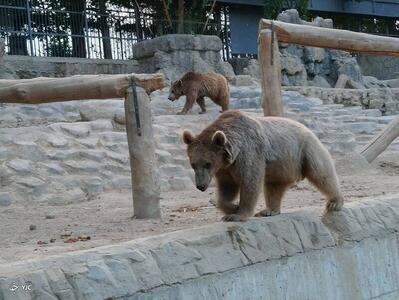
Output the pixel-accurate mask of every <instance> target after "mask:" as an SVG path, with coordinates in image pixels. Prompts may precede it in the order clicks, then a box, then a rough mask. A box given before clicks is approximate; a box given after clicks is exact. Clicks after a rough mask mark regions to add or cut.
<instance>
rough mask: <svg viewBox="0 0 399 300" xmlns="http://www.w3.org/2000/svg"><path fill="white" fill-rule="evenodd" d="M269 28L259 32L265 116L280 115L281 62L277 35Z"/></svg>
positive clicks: (281, 105)
mask: <svg viewBox="0 0 399 300" xmlns="http://www.w3.org/2000/svg"><path fill="white" fill-rule="evenodd" d="M273 35H274V37H273V41H272V31H271V30H269V29H263V30H261V31H260V32H259V38H258V60H259V63H260V67H261V74H262V105H263V112H264V115H265V116H282V115H283V113H284V110H283V103H282V101H281V63H280V52H279V49H278V41H277V36H276V34H275V33H273Z"/></svg>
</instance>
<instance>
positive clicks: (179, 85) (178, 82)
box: [176, 79, 183, 87]
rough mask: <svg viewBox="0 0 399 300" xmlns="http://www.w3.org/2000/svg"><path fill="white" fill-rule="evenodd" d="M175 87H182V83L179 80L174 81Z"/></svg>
mask: <svg viewBox="0 0 399 300" xmlns="http://www.w3.org/2000/svg"><path fill="white" fill-rule="evenodd" d="M176 85H177V86H178V87H181V86H182V85H183V82H182V81H181V79H180V80H177V81H176Z"/></svg>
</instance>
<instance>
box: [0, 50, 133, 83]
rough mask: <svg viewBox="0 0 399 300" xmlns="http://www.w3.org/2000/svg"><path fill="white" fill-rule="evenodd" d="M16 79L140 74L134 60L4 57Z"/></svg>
mask: <svg viewBox="0 0 399 300" xmlns="http://www.w3.org/2000/svg"><path fill="white" fill-rule="evenodd" d="M4 61H5V62H6V63H7V65H8V67H9V68H11V69H12V70H13V71H14V72H15V73H16V76H17V78H20V79H23V78H35V77H40V76H43V77H66V76H72V75H85V74H127V73H140V70H139V68H138V64H137V62H136V61H134V60H117V59H114V60H111V59H86V58H74V57H67V58H64V57H30V56H11V55H10V56H5V58H4Z"/></svg>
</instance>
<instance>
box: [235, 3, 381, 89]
mask: <svg viewBox="0 0 399 300" xmlns="http://www.w3.org/2000/svg"><path fill="white" fill-rule="evenodd" d="M277 19H278V20H279V21H281V22H286V23H294V24H304V25H310V26H318V27H324V28H332V27H333V22H332V20H331V19H323V18H321V17H317V18H316V19H314V20H313V21H312V22H307V21H304V20H301V18H300V17H299V14H298V11H297V10H295V9H289V10H286V11H283V12H282V13H281V14H279V15H278V17H277ZM279 47H280V54H281V56H280V57H281V73H282V84H283V85H287V86H308V85H309V86H317V87H324V88H328V87H332V86H335V85H336V82H337V80H338V78H339V77H340V76H341V75H346V76H348V79H349V82H351V83H352V86H351V88H359V87H361V88H363V87H364V83H363V77H362V74H361V70H360V67H359V65H358V63H357V61H356V58H355V57H353V56H352V55H351V54H350V53H348V52H345V51H338V50H330V49H324V48H316V47H304V46H298V45H292V44H286V43H280V44H279ZM231 63H232V64H233V66H234V71H235V73H236V74H244V75H251V76H252V77H254V78H255V79H258V78H260V68H259V63H258V61H257V60H254V59H249V58H234V59H232V60H231ZM369 81H370V80H369ZM373 84H374V85H378V83H373ZM369 85H371V83H370V84H369ZM379 85H380V84H379Z"/></svg>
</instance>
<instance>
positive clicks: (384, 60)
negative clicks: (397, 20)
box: [357, 39, 399, 80]
mask: <svg viewBox="0 0 399 300" xmlns="http://www.w3.org/2000/svg"><path fill="white" fill-rule="evenodd" d="M398 43H399V39H398ZM357 62H358V64H359V66H360V68H361V70H362V74H363V75H368V76H374V77H377V78H378V79H381V80H386V79H394V78H399V57H393V56H374V55H365V54H359V55H358V56H357Z"/></svg>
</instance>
